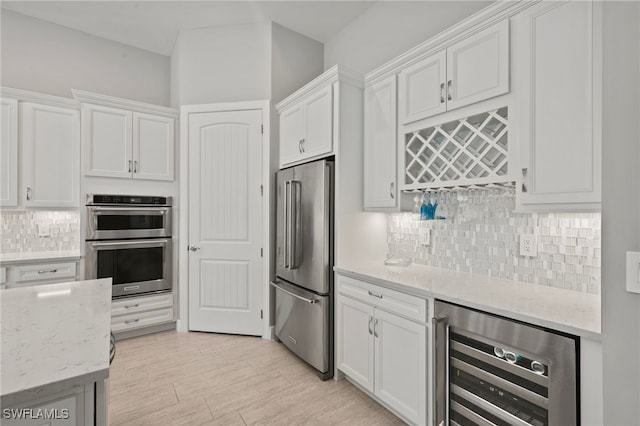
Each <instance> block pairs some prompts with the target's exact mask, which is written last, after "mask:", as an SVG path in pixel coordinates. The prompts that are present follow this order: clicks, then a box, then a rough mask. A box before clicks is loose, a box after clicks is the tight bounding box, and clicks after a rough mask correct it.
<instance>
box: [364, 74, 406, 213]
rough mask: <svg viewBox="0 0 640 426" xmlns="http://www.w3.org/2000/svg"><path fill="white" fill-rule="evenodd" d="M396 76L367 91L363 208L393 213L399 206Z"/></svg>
mask: <svg viewBox="0 0 640 426" xmlns="http://www.w3.org/2000/svg"><path fill="white" fill-rule="evenodd" d="M396 110H397V102H396V76H395V75H393V76H390V77H387V78H386V79H384V80H381V81H379V82H377V83H375V84H373V85H371V86H368V87H366V88H365V92H364V208H365V210H375V211H378V210H380V211H384V210H393V209H395V208H396V207H397V206H398V201H397V199H398V185H397V167H396V166H397V161H396V156H397V150H398V145H397V136H396V135H397V123H396Z"/></svg>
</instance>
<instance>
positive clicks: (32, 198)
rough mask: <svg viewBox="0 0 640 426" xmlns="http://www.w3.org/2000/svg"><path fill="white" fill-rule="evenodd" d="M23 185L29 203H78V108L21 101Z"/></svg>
mask: <svg viewBox="0 0 640 426" xmlns="http://www.w3.org/2000/svg"><path fill="white" fill-rule="evenodd" d="M20 112H21V116H22V119H21V123H22V148H23V152H22V185H23V190H24V192H23V199H24V205H25V206H27V207H77V206H78V200H79V198H80V119H79V114H78V111H76V110H72V109H67V108H59V107H53V106H48V105H39V104H34V103H29V102H24V103H21V109H20Z"/></svg>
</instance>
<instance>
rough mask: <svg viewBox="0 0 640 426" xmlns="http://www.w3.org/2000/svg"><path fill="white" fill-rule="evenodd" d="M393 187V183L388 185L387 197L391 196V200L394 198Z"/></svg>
mask: <svg viewBox="0 0 640 426" xmlns="http://www.w3.org/2000/svg"><path fill="white" fill-rule="evenodd" d="M394 186H395V182H391V183H390V184H389V195H390V196H391V199H392V200H393V199H394V198H396V194H394V192H393V188H394Z"/></svg>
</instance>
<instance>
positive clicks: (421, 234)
mask: <svg viewBox="0 0 640 426" xmlns="http://www.w3.org/2000/svg"><path fill="white" fill-rule="evenodd" d="M418 238H419V241H420V245H422V246H424V247H428V246H430V245H431V229H430V228H420V229H419V231H418Z"/></svg>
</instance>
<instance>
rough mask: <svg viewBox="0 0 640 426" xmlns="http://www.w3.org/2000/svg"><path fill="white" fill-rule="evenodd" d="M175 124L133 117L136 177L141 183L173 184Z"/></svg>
mask: <svg viewBox="0 0 640 426" xmlns="http://www.w3.org/2000/svg"><path fill="white" fill-rule="evenodd" d="M174 123H175V120H174V119H173V118H169V117H161V116H158V115H152V114H144V113H140V112H134V113H133V173H134V175H133V176H134V177H136V178H138V179H152V180H173V163H174V162H173V158H174V154H173V145H174V134H175V128H174V126H175V124H174Z"/></svg>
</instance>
